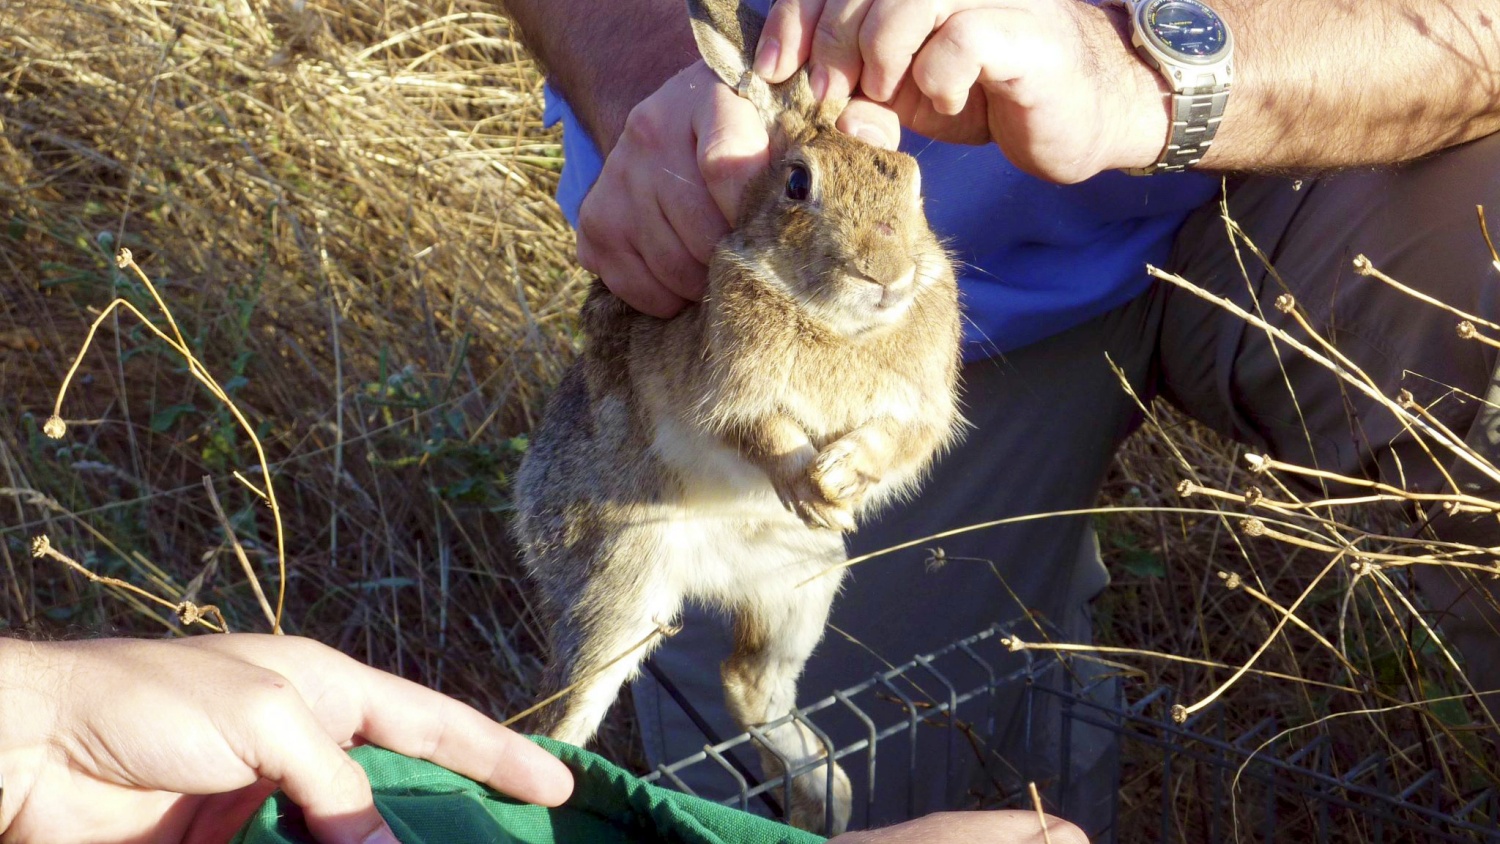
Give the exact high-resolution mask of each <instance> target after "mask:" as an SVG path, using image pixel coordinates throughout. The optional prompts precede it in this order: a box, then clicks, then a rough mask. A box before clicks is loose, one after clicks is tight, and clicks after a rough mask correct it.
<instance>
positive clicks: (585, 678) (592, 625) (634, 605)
mask: <svg viewBox="0 0 1500 844" xmlns="http://www.w3.org/2000/svg"><path fill="white" fill-rule="evenodd" d="M633 550H635V551H639V548H638V547H637V548H634V549H633ZM622 568H623V567H621V566H611V565H608V564H605V565H600V566H597V567H595V568H594V569H593V572H592V574H591V576H590V578H589V580H588V581H587V582H586V583H585V584H584V585H583V586H582V588H581V589H579V590H577V591H576V592H575V593H574V594H572V595H570V596H568V597H567V599H566V601H558V602H557V603H560V604H561V605H562V606H561V608H560V609H561V611H560V612H559V613H558V617H557V620H556V623H555V624H554V626H553V628H552V630H551V652H550V654H549V659H548V663H547V668H546V671H545V672H544V673H543V676H542V684H541V685H542V688H541V699H542V700H547V699H548V698H552V697H556V700H553V701H551V702H550V703H547V704H546V705H544V706H542V707H541V709H539V710H538V712H537V713H536V715H535V716H534V717H533V719H532V720H531V721H530V722H529V723H528V724H527V728H528V729H530V730H531V731H533V732H537V733H542V734H544V735H548V736H551V737H552V738H555V739H557V740H559V741H564V742H567V743H569V744H574V745H578V746H580V747H582V746H583V745H584V744H585V743H587V742H588V741H589V740H590V739H591V738H593V736H594V732H595V731H596V730H597V729H598V728H599V723H600V722H601V721H603V720H604V716H605V714H606V713H607V712H608V711H609V708H610V706H611V705H612V704H613V703H614V702H615V699H616V698H617V697H619V694H620V687H621V686H622V685H624V684H625V683H626V682H627V681H629V680H630V679H631V678H633V677H634V676H635V674H636V672H637V670H638V669H639V668H640V664H641V661H642V660H644V659H645V658H646V657H647V656H648V655H649V654H650V653H651V651H652V650H654V649H655V648H656V646H657V645H658V644H660V642H661V639H662V637H663V636H664V635H670V628H669V625H671V624H672V623H673V622H674V621H675V620H676V618H677V616H678V614H679V613H680V612H681V609H682V597H681V595H680V594H677V593H676V592H675V591H674V590H672V589H671V586H670V584H666V583H661V582H658V581H659V578H651V577H636V578H626V577H612V576H610V575H611V574H622V573H624V572H623V571H622ZM633 571H634V573H635V574H636V575H640V574H641V573H642V572H643V569H642V568H641V567H640V566H639V560H637V562H636V565H635V567H633ZM553 597H554V601H556V596H553Z"/></svg>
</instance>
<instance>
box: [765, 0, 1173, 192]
mask: <svg viewBox="0 0 1500 844" xmlns="http://www.w3.org/2000/svg"><path fill="white" fill-rule="evenodd" d="M803 62H810V64H809V73H810V76H811V79H812V84H813V91H814V93H815V94H818V95H820V96H823V97H828V98H834V99H837V98H842V97H847V96H849V95H850V93H852V92H854V91H855V90H856V89H857V90H858V91H859V92H860V93H861V94H862V95H863V96H864V97H865V98H867V99H869V100H871V101H873V102H857V103H856V104H855V105H854V106H853V107H851V109H850V111H849V112H847V113H846V115H845V117H844V118H843V119H842V120H841V121H840V126H841V128H845V129H846V130H847V129H848V124H850V123H851V122H852V121H853V120H860V121H865V122H870V121H874V120H877V119H878V117H875V116H873V115H874V112H875V111H876V110H877V109H878V106H877V104H884V105H885V106H886V107H888V108H889V109H890V110H892V111H893V112H894V114H895V116H896V117H897V118H898V119H899V121H900V123H901V124H902V125H904V126H907V127H909V128H910V129H912V130H914V131H916V132H917V133H919V134H922V135H926V136H927V137H931V138H936V139H937V140H941V141H950V142H954V143H969V144H983V143H990V142H994V143H995V144H998V145H999V147H1000V149H1001V150H1002V151H1003V152H1004V153H1005V155H1006V157H1007V158H1009V159H1010V161H1011V163H1013V164H1015V165H1016V166H1017V167H1019V168H1020V169H1022V170H1024V171H1026V172H1028V173H1031V174H1032V175H1034V176H1037V177H1039V178H1043V179H1047V180H1049V181H1053V182H1063V183H1070V182H1079V181H1083V180H1084V179H1087V178H1089V177H1091V176H1093V175H1095V174H1097V173H1099V172H1101V171H1104V170H1109V169H1114V168H1121V167H1144V166H1146V165H1149V164H1151V163H1152V162H1154V161H1155V160H1156V159H1157V157H1158V156H1159V155H1160V154H1161V150H1162V147H1163V145H1164V144H1165V143H1166V138H1167V123H1168V116H1167V107H1166V100H1165V98H1164V94H1165V86H1164V84H1163V83H1162V82H1161V80H1160V77H1159V76H1157V74H1156V73H1155V72H1154V71H1152V70H1151V69H1150V68H1148V67H1146V65H1145V63H1144V62H1142V61H1141V60H1140V59H1139V58H1137V57H1136V55H1135V51H1134V49H1133V48H1132V47H1131V45H1130V41H1129V37H1128V36H1127V35H1126V29H1125V19H1124V15H1123V12H1121V11H1119V10H1116V9H1108V8H1101V7H1095V6H1091V5H1088V4H1086V3H1082V2H1079V0H777V2H776V4H775V5H774V6H773V7H772V9H771V14H770V17H769V18H768V19H767V22H766V28H765V31H764V32H763V33H762V35H761V40H760V45H759V48H758V51H757V53H756V63H755V70H756V72H757V73H759V74H760V75H762V76H763V77H765V78H766V79H768V80H770V81H772V82H780V81H782V80H784V79H786V78H787V77H789V76H791V74H792V73H793V72H794V71H795V70H796V69H797V68H798V67H799V66H800V65H801V64H802V63H803Z"/></svg>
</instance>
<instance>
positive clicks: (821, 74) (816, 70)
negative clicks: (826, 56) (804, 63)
mask: <svg viewBox="0 0 1500 844" xmlns="http://www.w3.org/2000/svg"><path fill="white" fill-rule="evenodd" d="M808 82H809V84H810V85H811V86H812V95H813V99H815V100H817V101H818V102H822V101H823V97H825V96H827V94H828V68H826V67H823V66H822V65H814V66H813V69H812V76H811V77H810V78H809V80H808Z"/></svg>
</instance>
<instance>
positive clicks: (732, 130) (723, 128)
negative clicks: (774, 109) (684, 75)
mask: <svg viewBox="0 0 1500 844" xmlns="http://www.w3.org/2000/svg"><path fill="white" fill-rule="evenodd" d="M692 125H693V134H694V137H695V138H696V139H697V159H698V173H699V174H700V175H701V176H702V177H703V184H704V185H705V186H706V187H707V188H708V192H709V195H710V196H712V197H713V201H714V204H715V205H717V206H718V209H719V214H720V217H721V218H722V219H723V220H724V221H726V224H727V223H729V222H733V221H734V220H735V219H736V218H737V217H738V216H739V209H740V203H741V201H742V200H743V199H744V195H745V187H746V186H747V185H749V184H750V180H751V179H753V178H755V176H756V175H758V174H759V173H760V172H761V171H763V170H765V169H766V167H767V166H769V165H770V163H771V138H770V136H769V135H768V134H767V133H766V126H765V123H764V122H763V121H762V120H761V117H760V115H759V114H758V113H757V112H756V110H755V106H753V105H751V104H750V103H749V102H747V101H745V100H743V99H740V98H739V97H736V96H734V95H733V94H731V93H729V92H728V91H725V92H724V93H723V95H722V96H716V97H715V98H714V99H713V100H712V101H710V102H706V103H704V104H702V105H700V106H699V107H698V108H697V109H695V110H694V112H693V118H692ZM715 242H717V238H716V239H715Z"/></svg>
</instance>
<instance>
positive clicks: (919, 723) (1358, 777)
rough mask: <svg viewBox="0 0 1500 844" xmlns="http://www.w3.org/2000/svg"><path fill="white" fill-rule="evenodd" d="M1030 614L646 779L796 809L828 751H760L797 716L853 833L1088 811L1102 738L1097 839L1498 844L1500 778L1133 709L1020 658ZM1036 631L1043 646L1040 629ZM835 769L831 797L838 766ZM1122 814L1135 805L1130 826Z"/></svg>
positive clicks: (1107, 683)
mask: <svg viewBox="0 0 1500 844" xmlns="http://www.w3.org/2000/svg"><path fill="white" fill-rule="evenodd" d="M1017 626H1018V625H1017V624H1016V623H1009V624H1000V625H995V626H993V627H991V628H989V629H987V630H985V631H983V632H980V633H978V634H975V635H973V636H969V637H966V638H963V639H959V640H958V641H955V642H953V643H951V644H949V645H947V646H945V647H943V648H940V649H938V650H936V651H933V652H932V653H929V654H923V655H920V656H917V657H914V658H913V659H912V660H911V661H909V662H907V663H906V664H904V665H900V666H896V667H893V668H891V669H890V670H887V671H883V672H880V673H877V674H875V675H874V676H872V677H870V679H868V680H866V681H864V682H862V683H859V684H858V685H855V686H852V687H850V688H847V689H844V690H842V691H838V692H835V693H834V694H832V695H829V696H828V697H825V698H823V699H822V700H818V701H815V702H813V703H811V704H809V705H807V706H804V707H802V708H801V709H798V710H796V711H795V712H792V713H790V714H789V715H787V716H785V717H783V718H781V719H779V720H777V721H773V722H771V723H769V724H765V725H761V726H760V727H758V728H756V729H753V730H751V731H750V732H747V733H744V734H741V735H738V736H735V737H733V738H730V739H728V740H725V741H720V742H717V743H714V744H708V743H705V746H704V749H703V750H702V751H700V752H698V753H695V754H693V755H691V756H688V757H687V758H684V759H680V760H677V761H675V762H672V763H670V764H661V765H658V766H657V767H656V769H655V770H654V771H652V772H651V773H650V774H649V775H647V776H646V780H647V781H653V782H658V783H659V784H661V785H665V786H669V787H672V788H675V789H677V790H680V791H685V792H687V793H690V794H697V795H698V796H700V797H704V798H707V799H710V800H715V801H717V802H720V803H723V804H725V805H730V806H736V807H738V808H740V809H743V810H747V811H755V812H757V813H759V814H764V815H770V816H772V817H778V818H781V819H783V820H784V819H785V813H784V811H783V807H786V806H789V805H790V796H791V783H792V779H793V778H794V777H797V776H799V775H801V774H805V773H807V772H809V771H812V770H816V769H818V768H819V767H820V760H816V761H812V762H808V763H805V764H803V765H801V766H800V767H793V768H791V769H790V770H788V771H787V773H786V775H785V776H783V777H777V778H775V779H773V780H770V781H761V780H760V778H759V776H758V774H757V773H756V772H758V771H759V770H760V766H759V762H758V758H757V755H756V746H757V741H758V737H760V736H763V735H764V734H765V732H766V731H768V730H771V729H773V728H775V727H778V726H781V725H783V724H786V723H790V722H792V721H796V722H799V723H801V724H803V725H805V726H806V727H807V728H808V729H809V730H811V731H812V733H813V734H814V735H816V736H818V738H819V740H820V741H822V742H823V743H824V746H825V747H834V748H837V749H836V750H835V751H834V752H833V757H834V758H835V759H837V760H838V761H839V762H840V764H841V765H842V766H843V767H844V769H845V771H846V772H847V773H848V774H849V776H850V779H851V782H852V783H853V786H854V800H853V818H852V820H851V828H863V827H868V826H880V825H884V824H888V823H892V822H896V821H900V820H904V819H907V818H911V817H915V816H918V815H921V814H926V813H927V812H930V811H936V810H938V809H973V808H1002V807H1012V808H1016V807H1027V808H1029V807H1030V806H1031V802H1030V798H1029V797H1028V796H1027V792H1026V790H1025V785H1026V783H1027V782H1028V781H1030V782H1035V783H1036V784H1037V786H1038V788H1039V789H1040V790H1041V793H1042V794H1043V795H1044V803H1045V806H1046V808H1047V810H1048V811H1051V812H1053V813H1055V814H1059V815H1061V816H1063V817H1068V818H1070V819H1075V818H1076V816H1077V814H1078V811H1079V808H1078V807H1077V806H1071V805H1070V802H1076V800H1077V798H1076V796H1075V795H1074V792H1075V791H1076V789H1075V788H1074V786H1075V785H1077V783H1076V782H1075V781H1074V780H1075V777H1080V776H1086V775H1087V774H1086V772H1080V771H1079V770H1078V768H1079V766H1080V759H1084V758H1086V757H1089V756H1090V753H1092V758H1094V759H1096V760H1097V759H1098V758H1099V756H1100V753H1101V750H1100V748H1101V747H1102V748H1104V750H1103V752H1104V753H1107V754H1116V755H1114V756H1111V757H1109V758H1110V760H1111V761H1110V762H1109V763H1108V764H1105V765H1103V766H1102V767H1103V768H1104V769H1105V770H1106V771H1107V772H1108V774H1107V776H1108V780H1107V782H1105V783H1104V788H1103V789H1102V790H1103V792H1104V798H1105V804H1106V805H1103V807H1102V812H1101V811H1100V809H1099V807H1095V810H1094V813H1093V815H1092V816H1091V820H1090V821H1089V822H1088V823H1086V824H1085V825H1086V826H1090V827H1092V829H1091V831H1092V832H1093V833H1094V834H1093V836H1092V840H1095V841H1102V842H1128V844H1135V842H1145V841H1160V842H1192V844H1197V842H1210V844H1213V843H1214V842H1235V843H1236V844H1240V843H1241V842H1273V841H1285V840H1287V839H1288V837H1295V838H1298V839H1303V840H1305V841H1307V842H1316V844H1335V842H1371V844H1383V843H1384V842H1408V841H1410V842H1450V841H1451V842H1475V841H1479V842H1494V844H1500V790H1497V789H1496V788H1495V787H1493V784H1479V785H1475V786H1473V790H1472V791H1471V792H1467V793H1454V790H1453V789H1452V788H1450V786H1449V785H1448V783H1447V782H1445V779H1444V777H1443V776H1441V774H1440V773H1439V771H1438V770H1427V771H1425V772H1424V773H1421V774H1419V775H1416V776H1415V778H1413V776H1412V775H1411V774H1410V773H1409V771H1407V772H1403V769H1401V768H1400V766H1398V765H1397V764H1396V760H1393V759H1392V758H1391V757H1390V756H1388V755H1386V754H1383V753H1378V752H1376V753H1370V754H1368V755H1366V756H1365V757H1364V758H1363V759H1361V760H1360V761H1358V762H1356V763H1355V764H1352V765H1348V764H1340V763H1339V761H1338V757H1340V755H1341V754H1339V753H1336V752H1335V750H1336V748H1335V747H1333V746H1332V745H1333V744H1334V742H1332V741H1331V739H1330V738H1329V736H1328V735H1327V734H1326V733H1323V734H1319V735H1317V736H1315V737H1313V738H1311V739H1307V740H1303V741H1300V742H1294V741H1293V739H1294V738H1295V737H1298V736H1301V735H1302V734H1301V733H1300V732H1297V733H1292V732H1289V733H1285V734H1281V733H1280V730H1281V727H1280V725H1279V724H1278V722H1277V719H1275V718H1273V717H1267V718H1264V719H1262V720H1260V721H1259V722H1257V723H1254V724H1253V725H1251V726H1250V727H1248V728H1240V727H1234V728H1232V727H1231V725H1230V720H1229V719H1228V718H1227V717H1226V715H1227V713H1228V712H1229V710H1228V709H1227V708H1226V706H1225V705H1224V704H1218V705H1215V706H1213V707H1210V708H1208V709H1205V710H1203V711H1201V712H1199V713H1197V714H1196V715H1195V716H1193V717H1192V718H1190V719H1189V720H1188V721H1187V722H1186V723H1183V724H1180V725H1179V724H1175V723H1173V722H1172V721H1171V720H1170V718H1169V717H1166V714H1167V713H1168V712H1169V711H1170V708H1171V704H1172V703H1173V700H1172V699H1171V693H1170V691H1169V690H1167V689H1160V688H1158V689H1154V690H1148V691H1147V692H1146V693H1145V694H1141V695H1139V696H1137V697H1136V699H1135V700H1133V701H1132V702H1128V703H1127V702H1126V701H1125V700H1124V693H1123V690H1122V686H1123V685H1124V684H1123V683H1121V682H1119V680H1118V678H1117V677H1115V676H1113V675H1110V674H1107V673H1103V672H1099V671H1097V670H1096V671H1094V673H1093V674H1092V675H1088V674H1086V673H1085V672H1081V671H1080V670H1078V669H1079V666H1080V664H1081V663H1084V662H1085V661H1083V660H1077V659H1068V658H1066V657H1059V656H1057V655H1055V654H1054V653H1051V652H1034V651H1027V650H1022V651H1020V652H1018V653H1017V652H1012V651H1011V650H1010V648H1008V647H1007V646H1006V644H1005V640H1006V638H1007V637H1008V636H1009V635H1010V633H1011V631H1012V630H1013V629H1016V628H1017ZM1021 629H1026V630H1028V631H1029V633H1030V636H1031V638H1030V639H1029V640H1030V641H1036V640H1037V637H1038V633H1037V628H1036V626H1035V624H1034V623H1029V622H1028V623H1027V624H1026V625H1025V627H1024V628H1021ZM1022 638H1025V637H1022ZM1091 664H1092V663H1091ZM1132 694H1133V696H1134V695H1135V693H1134V692H1133V693H1132ZM679 703H682V701H680V700H679ZM1016 707H1019V709H1016ZM1012 713H1014V717H1010V716H1011V715H1012ZM690 714H692V715H694V716H695V717H696V713H690ZM1002 716H1006V717H1002ZM700 723H701V720H700ZM1007 723H1010V724H1012V727H1011V728H1010V729H1011V730H1012V731H1015V730H1019V731H1020V735H1019V736H1015V737H1014V740H1015V741H1019V742H1020V744H1019V745H1014V746H1019V747H1024V748H1025V751H1024V753H1023V754H1022V755H1023V756H1024V757H1025V759H1024V761H1022V762H1020V763H1016V762H1013V761H1007V760H1003V759H1000V758H999V756H998V754H996V753H995V752H994V751H993V750H991V749H989V748H988V747H986V746H985V744H984V740H983V739H982V738H981V737H982V736H990V735H994V734H996V728H997V727H1000V728H1001V729H1002V730H1003V729H1004V728H1005V726H1004V725H1005V724H1007ZM1091 731H1092V732H1091ZM1008 746H1011V745H1008ZM1080 749H1087V750H1089V752H1088V753H1081V752H1080ZM962 754H968V757H967V759H965V758H964V757H963V756H962ZM975 760H979V762H980V763H981V764H978V766H977V767H978V771H979V773H978V774H977V775H975V774H974V773H973V772H972V771H970V772H969V774H968V780H967V781H966V782H964V783H959V785H960V790H959V792H958V793H959V794H960V798H959V799H957V800H955V799H953V798H952V797H951V796H950V795H951V794H952V793H954V789H953V788H952V787H951V786H953V785H954V784H955V780H954V778H955V769H956V768H958V769H960V770H962V769H964V767H965V766H964V765H963V764H958V763H960V762H966V763H967V765H968V768H970V769H973V768H975V767H976V765H975ZM1410 767H1411V766H1410V765H1407V766H1406V768H1407V769H1409V768H1410ZM822 772H824V773H826V775H827V778H828V779H827V789H828V791H829V793H831V792H832V789H833V781H832V769H831V768H829V767H823V768H822ZM959 775H960V776H963V774H962V773H960V774H959ZM1122 778H1129V779H1130V780H1131V781H1137V780H1139V779H1141V778H1145V781H1146V782H1147V783H1154V785H1155V792H1154V794H1155V799H1156V801H1157V803H1158V805H1157V806H1155V807H1151V806H1148V805H1145V801H1142V800H1136V801H1134V802H1133V803H1132V805H1129V806H1125V805H1122V802H1123V800H1122V797H1121V795H1122V785H1123V782H1122ZM690 781H691V782H690ZM976 783H977V785H976ZM1184 783H1186V785H1184ZM1094 790H1095V791H1096V792H1097V791H1100V790H1101V789H1100V788H1099V783H1097V782H1096V783H1095V784H1094ZM1136 792H1142V790H1141V789H1136ZM1144 793H1150V792H1149V789H1148V790H1146V791H1145V792H1144ZM829 802H830V804H831V802H832V801H829ZM1122 813H1130V815H1131V817H1130V818H1129V823H1128V824H1126V823H1122ZM1083 814H1085V815H1088V814H1089V813H1088V811H1084V812H1083ZM1142 830H1148V832H1145V833H1143V832H1142Z"/></svg>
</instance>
